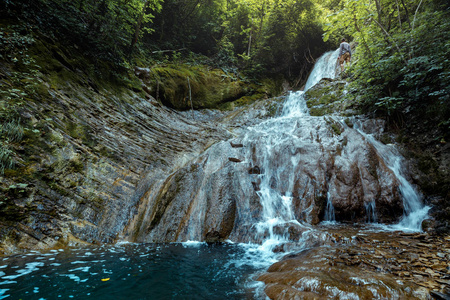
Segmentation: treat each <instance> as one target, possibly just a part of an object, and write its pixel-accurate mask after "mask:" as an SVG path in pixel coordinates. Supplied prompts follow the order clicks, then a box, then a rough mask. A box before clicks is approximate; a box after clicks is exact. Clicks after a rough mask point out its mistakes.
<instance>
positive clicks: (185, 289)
mask: <svg viewBox="0 0 450 300" xmlns="http://www.w3.org/2000/svg"><path fill="white" fill-rule="evenodd" d="M249 253H250V254H249ZM256 260H257V259H256ZM265 261H266V262H265V263H264V264H262V265H258V264H255V263H254V262H255V257H254V256H252V255H251V251H249V249H248V246H242V245H237V244H221V245H208V244H206V243H183V244H164V245H156V244H122V245H115V246H99V247H85V248H69V249H58V250H50V251H46V252H38V251H31V252H29V253H25V254H20V255H14V256H9V257H3V258H0V299H59V298H61V299H71V298H73V299H249V298H254V297H255V293H256V291H257V290H258V288H257V287H258V286H262V284H261V283H258V282H255V281H253V280H252V278H253V277H254V274H255V273H257V272H258V271H259V270H261V269H262V268H263V267H265V266H267V265H268V264H270V261H268V260H265ZM252 275H253V276H252Z"/></svg>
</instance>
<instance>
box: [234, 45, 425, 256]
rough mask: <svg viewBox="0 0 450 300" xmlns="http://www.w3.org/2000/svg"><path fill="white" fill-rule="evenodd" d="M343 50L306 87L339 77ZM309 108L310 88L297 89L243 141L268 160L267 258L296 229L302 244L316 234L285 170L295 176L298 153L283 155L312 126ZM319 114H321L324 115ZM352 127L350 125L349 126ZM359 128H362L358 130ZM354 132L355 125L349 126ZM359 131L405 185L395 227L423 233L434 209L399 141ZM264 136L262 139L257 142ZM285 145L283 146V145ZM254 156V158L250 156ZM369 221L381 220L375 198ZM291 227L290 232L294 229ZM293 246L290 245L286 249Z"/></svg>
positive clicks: (262, 226)
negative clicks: (409, 175)
mask: <svg viewBox="0 0 450 300" xmlns="http://www.w3.org/2000/svg"><path fill="white" fill-rule="evenodd" d="M337 56H338V51H337V50H336V51H330V52H327V53H325V54H324V55H323V56H322V57H320V58H319V59H318V61H317V63H316V65H315V66H314V69H313V71H312V73H311V75H310V77H309V78H308V81H307V84H306V86H305V91H306V90H308V89H309V88H311V87H312V86H313V85H315V84H316V83H318V82H319V81H320V80H321V79H322V78H335V76H336V66H337V65H336V59H337ZM311 118H314V117H311V116H310V115H309V111H308V107H307V106H306V102H305V99H304V92H303V91H298V92H291V93H290V95H289V96H288V97H287V99H286V102H285V103H284V106H283V110H282V113H281V115H280V116H279V117H277V118H273V119H269V120H267V121H265V122H263V123H261V124H259V125H256V126H253V127H250V128H249V131H248V133H247V134H246V136H245V137H244V139H243V142H244V144H248V145H251V144H252V143H253V144H254V145H257V146H256V148H257V149H258V150H257V154H254V153H253V154H252V155H259V156H260V157H262V158H260V161H261V162H262V163H261V165H260V166H259V167H261V169H262V170H264V172H263V173H262V174H260V175H259V178H260V185H259V186H260V190H259V191H258V195H259V198H260V202H261V205H262V218H261V220H260V221H259V222H258V223H257V224H256V225H255V226H254V227H255V228H256V232H257V233H256V235H257V236H259V237H261V240H262V245H260V246H258V247H259V250H262V251H263V252H264V253H266V254H267V256H264V258H265V259H268V258H269V260H270V261H273V260H275V259H276V258H275V257H274V256H273V250H275V249H276V248H277V247H280V246H282V245H285V244H289V243H292V242H290V241H289V237H288V231H289V230H291V229H292V228H299V229H300V230H301V231H303V234H302V237H301V238H300V241H299V242H298V243H297V247H298V245H301V244H302V242H304V241H306V239H307V238H308V237H309V236H310V233H311V232H313V231H314V230H313V228H312V227H311V226H309V225H306V224H303V223H300V222H299V221H297V219H296V216H295V213H294V211H293V203H292V198H293V197H292V192H293V190H294V176H291V175H289V176H288V177H287V178H286V176H285V174H289V173H291V174H293V173H294V170H295V166H296V164H298V161H296V157H295V156H294V155H293V156H292V157H291V159H290V160H289V159H284V162H283V163H282V164H281V163H280V162H278V161H279V157H278V156H277V155H279V154H280V153H282V151H286V144H293V145H295V144H296V143H297V141H299V143H300V140H301V139H302V137H300V136H298V135H297V134H298V133H295V129H296V128H298V127H301V126H304V127H308V126H311V125H309V120H311ZM318 118H319V117H318ZM347 129H349V128H348V127H347ZM355 129H357V128H355ZM349 130H353V129H349ZM357 131H358V132H359V133H360V134H361V135H362V136H364V137H365V139H366V141H368V142H369V143H370V144H372V145H373V146H374V147H375V149H376V151H377V152H378V154H379V156H380V157H381V158H382V159H383V160H384V163H385V164H386V165H387V166H388V167H389V168H390V169H391V170H392V172H393V173H394V174H395V177H396V178H397V180H398V182H399V183H400V186H399V188H400V191H401V196H402V198H403V206H404V217H403V218H402V220H401V222H400V223H399V224H396V225H391V226H390V228H392V229H394V230H405V231H411V230H412V231H420V230H421V223H422V221H423V220H424V219H425V218H426V217H427V213H428V210H429V207H427V206H424V205H423V204H422V199H421V198H422V197H421V195H420V193H418V191H417V190H416V189H415V188H414V186H413V185H412V184H410V183H409V182H408V181H407V180H406V179H405V177H404V176H403V174H402V171H401V161H402V157H401V155H400V154H399V152H398V151H397V150H396V148H395V146H393V145H384V144H382V143H380V142H379V141H377V140H376V139H375V138H374V137H373V136H372V135H369V134H366V133H364V132H363V131H362V130H361V129H357ZM255 140H258V142H255ZM283 147H284V148H285V150H282V149H280V148H283ZM248 159H249V160H250V157H249V158H248ZM280 182H282V183H281V184H282V185H283V186H284V187H285V190H286V191H287V192H280V189H277V188H275V187H274V186H275V185H277V184H278V185H280ZM332 200H333V195H331V194H330V193H329V192H328V193H327V207H326V209H325V215H324V221H327V222H329V223H333V222H335V211H334V207H333V203H332ZM365 209H366V214H367V217H366V220H367V222H368V223H376V222H377V220H378V218H377V213H376V205H375V199H373V200H372V201H368V202H366V204H365ZM288 229H289V230H288ZM284 250H287V249H284Z"/></svg>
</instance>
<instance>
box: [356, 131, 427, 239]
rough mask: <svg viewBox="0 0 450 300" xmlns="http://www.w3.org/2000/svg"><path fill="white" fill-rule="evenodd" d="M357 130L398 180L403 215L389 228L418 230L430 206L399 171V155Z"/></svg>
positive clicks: (391, 148)
mask: <svg viewBox="0 0 450 300" xmlns="http://www.w3.org/2000/svg"><path fill="white" fill-rule="evenodd" d="M357 130H358V132H360V133H361V135H363V136H364V137H365V138H366V139H367V140H368V141H369V142H370V143H371V144H372V145H373V146H374V147H375V149H376V150H377V152H378V153H379V155H380V156H381V157H382V158H383V159H384V161H385V162H386V165H387V166H388V167H389V168H390V169H391V170H392V172H393V173H394V174H395V176H396V178H397V179H398V181H399V182H400V185H399V189H400V193H401V196H402V199H403V208H404V215H403V218H402V219H401V221H400V222H399V223H398V224H396V225H393V226H391V228H393V229H395V230H407V231H409V230H411V231H420V230H421V229H422V222H423V220H425V219H426V218H427V217H428V211H429V210H430V207H429V206H426V205H424V204H423V203H422V196H421V195H420V193H419V192H418V191H417V190H416V188H415V187H414V186H413V185H412V184H411V183H409V181H408V180H406V178H405V177H404V176H403V174H402V171H401V162H402V157H401V155H400V154H399V153H398V151H397V149H396V148H395V147H394V146H393V145H384V144H382V143H381V142H379V141H378V140H376V139H375V138H374V137H373V136H372V135H370V134H367V133H364V132H363V131H362V130H361V129H360V128H357ZM372 211H374V209H373V210H372ZM374 217H375V215H374ZM374 221H376V220H374Z"/></svg>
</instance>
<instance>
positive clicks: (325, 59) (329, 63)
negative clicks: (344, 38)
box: [305, 49, 339, 91]
mask: <svg viewBox="0 0 450 300" xmlns="http://www.w3.org/2000/svg"><path fill="white" fill-rule="evenodd" d="M338 56H339V49H337V50H335V51H329V52H326V53H325V54H323V55H322V56H321V57H320V58H319V59H318V60H317V62H316V64H315V65H314V68H313V70H312V72H311V74H310V75H309V77H308V80H307V81H306V84H305V91H307V90H308V89H309V88H311V87H312V86H313V85H315V84H316V83H318V82H319V81H320V80H321V79H322V78H331V79H334V78H335V77H336V73H337V72H336V70H337V67H338V65H337V58H338Z"/></svg>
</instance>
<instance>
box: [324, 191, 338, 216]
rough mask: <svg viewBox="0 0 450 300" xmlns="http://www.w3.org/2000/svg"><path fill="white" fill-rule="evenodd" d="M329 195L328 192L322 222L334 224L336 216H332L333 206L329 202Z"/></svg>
mask: <svg viewBox="0 0 450 300" xmlns="http://www.w3.org/2000/svg"><path fill="white" fill-rule="evenodd" d="M331 200H332V199H331V195H330V192H327V208H326V209H325V216H324V220H325V221H326V222H335V221H336V216H335V214H334V206H333V202H332V201H331Z"/></svg>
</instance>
